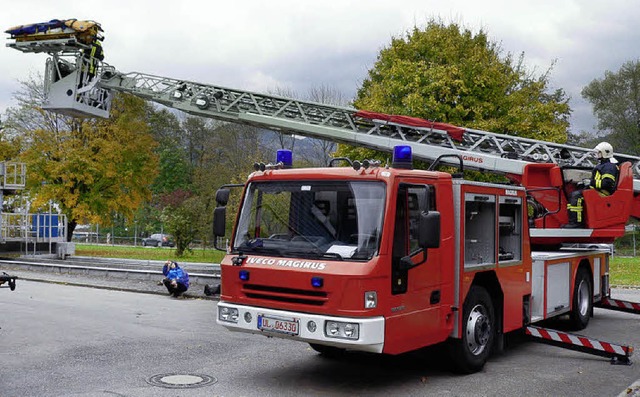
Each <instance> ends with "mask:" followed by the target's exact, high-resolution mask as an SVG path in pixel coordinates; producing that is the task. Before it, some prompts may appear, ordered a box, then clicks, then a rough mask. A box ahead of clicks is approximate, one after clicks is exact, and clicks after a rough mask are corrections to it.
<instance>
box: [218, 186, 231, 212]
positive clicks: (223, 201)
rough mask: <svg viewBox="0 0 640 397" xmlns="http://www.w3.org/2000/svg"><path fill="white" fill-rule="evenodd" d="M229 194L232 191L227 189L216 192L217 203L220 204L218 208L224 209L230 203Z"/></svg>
mask: <svg viewBox="0 0 640 397" xmlns="http://www.w3.org/2000/svg"><path fill="white" fill-rule="evenodd" d="M229 192H230V190H229V189H226V188H220V189H218V191H216V203H218V206H220V207H224V206H226V205H227V203H228V202H229ZM216 210H217V208H216Z"/></svg>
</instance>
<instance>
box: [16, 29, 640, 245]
mask: <svg viewBox="0 0 640 397" xmlns="http://www.w3.org/2000/svg"><path fill="white" fill-rule="evenodd" d="M7 46H9V47H10V48H14V49H16V50H19V51H22V52H25V53H46V54H49V56H50V57H49V58H48V59H47V61H46V68H45V76H44V78H45V94H46V99H45V102H44V104H43V109H46V110H50V111H54V112H59V113H62V114H66V115H69V116H74V117H108V115H109V110H110V107H111V99H112V97H113V95H112V92H113V91H120V92H126V93H130V94H133V95H135V96H138V97H141V98H144V99H147V100H150V101H153V102H156V103H159V104H162V105H164V106H167V107H170V108H173V109H178V110H181V111H184V112H186V113H188V114H191V115H195V116H201V117H207V118H212V119H216V120H221V121H226V122H231V123H240V124H245V125H250V126H255V127H258V128H265V129H269V130H274V131H279V132H285V133H290V134H297V135H301V136H306V137H311V138H319V139H324V140H329V141H334V142H339V143H345V144H349V145H354V146H360V147H366V148H370V149H375V150H380V151H385V152H390V151H392V149H393V147H394V146H396V145H400V144H402V145H409V146H411V148H412V151H413V154H414V157H415V158H416V159H420V160H424V161H427V162H434V161H436V160H438V161H437V163H439V164H447V165H453V166H459V167H461V168H465V169H475V170H481V171H484V172H492V173H497V174H502V175H504V176H505V177H507V178H508V180H509V181H510V182H511V183H513V184H517V185H521V186H524V187H526V188H527V192H528V197H529V203H530V211H531V212H532V214H530V215H531V219H530V225H529V226H530V236H531V243H532V244H533V245H538V246H541V247H542V246H545V247H546V246H558V245H559V244H560V243H568V242H573V243H611V242H613V240H614V239H615V238H617V237H620V236H622V235H623V234H624V231H625V229H624V227H625V224H626V222H627V220H628V219H629V217H636V218H639V217H640V199H637V198H636V197H637V193H638V192H640V157H635V156H627V155H621V154H616V158H617V159H618V160H619V162H620V178H619V183H618V188H617V190H616V192H615V193H614V194H613V195H611V196H608V197H600V196H599V195H598V193H597V192H596V191H595V190H592V191H585V213H586V227H585V228H581V229H563V228H562V225H564V224H566V223H568V220H567V211H566V206H567V197H568V195H569V193H570V190H567V189H572V188H573V189H575V188H576V187H577V186H578V183H579V182H580V181H581V179H583V178H588V177H589V176H590V171H591V169H592V168H593V167H594V166H595V165H596V163H597V159H596V157H595V156H594V155H593V152H592V150H590V149H585V148H581V147H576V146H571V145H564V144H556V143H551V142H545V141H540V140H535V139H528V138H522V137H518V136H513V135H505V134H496V133H492V132H488V131H481V130H477V129H471V128H463V127H457V126H453V125H449V124H445V123H439V122H432V121H429V120H424V119H418V118H413V117H407V116H394V115H386V114H381V113H374V112H368V111H362V110H357V109H353V108H349V107H342V106H334V105H326V104H320V103H313V102H308V101H301V100H296V99H293V98H285V97H282V96H277V95H270V94H261V93H256V92H251V91H246V90H239V89H234V88H228V87H224V86H220V85H216V84H203V83H197V82H192V81H186V80H181V79H175V78H169V77H161V76H154V75H150V74H145V73H139V72H131V73H122V72H119V71H117V70H116V69H115V68H114V67H113V66H111V65H109V64H107V63H104V62H99V64H98V68H97V69H98V71H97V73H96V74H95V75H94V76H89V75H88V73H86V70H87V68H88V67H89V63H90V62H95V61H96V60H90V59H87V58H86V57H85V56H84V52H85V50H86V49H87V48H90V44H87V43H86V40H78V38H77V37H75V36H73V35H70V36H68V37H63V38H60V37H59V36H54V38H52V39H37V40H28V41H20V40H16V41H15V42H12V43H8V44H7Z"/></svg>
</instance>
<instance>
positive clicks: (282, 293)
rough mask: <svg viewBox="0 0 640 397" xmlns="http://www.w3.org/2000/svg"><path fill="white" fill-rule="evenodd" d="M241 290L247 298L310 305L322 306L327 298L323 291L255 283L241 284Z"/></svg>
mask: <svg viewBox="0 0 640 397" xmlns="http://www.w3.org/2000/svg"><path fill="white" fill-rule="evenodd" d="M242 292H243V293H244V295H245V296H246V297H247V298H253V299H263V300H271V301H277V302H287V303H299V304H303V305H311V306H322V305H324V303H325V302H326V301H327V300H328V299H327V293H326V292H325V291H309V290H303V289H295V288H285V287H270V286H266V285H256V284H245V285H243V286H242Z"/></svg>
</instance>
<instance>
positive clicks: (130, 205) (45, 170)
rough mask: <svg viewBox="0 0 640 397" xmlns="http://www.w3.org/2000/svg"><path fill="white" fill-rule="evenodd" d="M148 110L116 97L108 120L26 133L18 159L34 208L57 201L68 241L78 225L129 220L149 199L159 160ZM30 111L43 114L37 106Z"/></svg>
mask: <svg viewBox="0 0 640 397" xmlns="http://www.w3.org/2000/svg"><path fill="white" fill-rule="evenodd" d="M23 88H25V89H26V90H27V92H29V87H25V86H23ZM147 106H148V105H147V104H146V102H145V101H144V100H142V99H139V98H135V97H133V96H131V95H124V94H115V96H114V98H113V103H112V110H111V116H110V118H109V119H108V120H78V119H73V120H71V122H68V123H66V127H67V128H36V129H34V130H29V129H28V128H25V129H24V131H25V133H26V134H27V136H28V139H27V141H28V146H27V148H26V150H25V151H24V152H23V153H22V159H23V160H24V161H25V162H26V163H27V169H28V181H27V187H28V188H29V192H30V193H29V194H30V195H31V197H32V198H33V202H32V205H33V206H36V207H37V206H38V205H43V204H44V203H47V202H48V201H49V200H52V201H54V202H56V203H57V204H58V205H59V207H60V209H61V211H62V213H63V214H65V215H66V216H67V219H68V231H67V238H68V239H69V240H70V239H71V236H72V235H73V230H74V228H75V226H76V225H77V224H78V223H79V222H85V221H89V222H92V223H101V224H106V225H109V224H110V223H111V222H112V219H113V216H114V214H119V216H121V217H123V218H126V219H132V218H133V214H134V212H135V211H136V210H137V209H138V207H139V206H140V205H141V203H142V202H144V201H145V200H147V199H149V197H150V189H149V187H150V181H151V180H153V178H154V177H155V175H156V174H157V164H158V162H157V157H156V156H155V154H154V153H153V148H154V147H155V142H154V140H153V138H152V137H151V135H150V134H149V126H148V124H147V120H146V113H147ZM22 110H25V109H22ZM31 111H32V112H34V113H35V114H40V115H44V112H42V109H40V108H38V107H37V106H36V107H34V108H33V109H31ZM13 121H14V122H15V119H14V120H13ZM41 127H42V126H41Z"/></svg>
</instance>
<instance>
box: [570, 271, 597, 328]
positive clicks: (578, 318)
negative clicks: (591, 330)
mask: <svg viewBox="0 0 640 397" xmlns="http://www.w3.org/2000/svg"><path fill="white" fill-rule="evenodd" d="M592 291H593V287H592V286H591V277H589V272H588V271H587V270H586V269H585V268H580V269H578V273H577V274H576V282H575V284H574V286H573V307H572V308H571V314H570V315H569V320H570V321H571V328H572V329H574V330H581V329H585V328H586V327H587V325H588V324H589V318H590V317H591V313H592V312H593V298H592V297H593V293H592Z"/></svg>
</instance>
